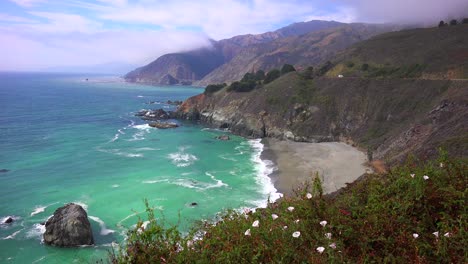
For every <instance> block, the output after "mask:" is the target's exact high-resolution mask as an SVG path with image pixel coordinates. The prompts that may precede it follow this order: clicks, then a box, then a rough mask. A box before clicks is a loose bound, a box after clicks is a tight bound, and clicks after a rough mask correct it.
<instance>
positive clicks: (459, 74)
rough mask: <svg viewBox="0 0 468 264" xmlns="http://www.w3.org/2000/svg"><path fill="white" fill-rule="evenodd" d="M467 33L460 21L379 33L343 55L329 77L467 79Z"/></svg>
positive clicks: (467, 30) (466, 26) (336, 60)
mask: <svg viewBox="0 0 468 264" xmlns="http://www.w3.org/2000/svg"><path fill="white" fill-rule="evenodd" d="M441 22H443V21H441ZM467 32H468V25H467V24H458V25H453V26H441V27H438V28H437V27H436V28H425V29H412V30H404V31H399V32H391V33H385V34H382V35H378V36H376V37H373V38H371V39H369V40H365V41H362V42H360V43H358V44H356V45H354V46H352V47H351V48H349V49H347V50H346V51H344V52H343V53H342V54H340V55H339V56H338V57H337V58H336V59H334V60H333V61H332V62H333V64H334V68H333V69H332V70H330V71H328V73H327V76H329V77H336V76H337V75H338V74H343V75H344V76H345V77H365V78H366V77H368V78H376V77H377V78H382V77H383V78H427V79H463V78H465V79H466V78H468V34H467Z"/></svg>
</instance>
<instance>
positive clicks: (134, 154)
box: [96, 147, 144, 158]
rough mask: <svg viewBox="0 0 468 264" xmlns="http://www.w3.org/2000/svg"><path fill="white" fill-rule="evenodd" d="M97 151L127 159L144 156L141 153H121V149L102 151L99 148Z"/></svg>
mask: <svg viewBox="0 0 468 264" xmlns="http://www.w3.org/2000/svg"><path fill="white" fill-rule="evenodd" d="M96 150H97V151H100V152H104V153H109V154H114V155H117V156H122V157H127V158H141V157H143V156H144V155H143V154H141V153H129V152H123V151H120V149H102V148H99V147H98V148H96Z"/></svg>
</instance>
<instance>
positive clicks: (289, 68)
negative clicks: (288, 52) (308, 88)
mask: <svg viewBox="0 0 468 264" xmlns="http://www.w3.org/2000/svg"><path fill="white" fill-rule="evenodd" d="M293 71H296V69H295V68H294V66H292V65H291V64H284V65H283V67H282V68H281V75H284V74H286V73H288V72H293Z"/></svg>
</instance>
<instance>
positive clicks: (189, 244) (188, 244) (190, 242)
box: [187, 240, 193, 248]
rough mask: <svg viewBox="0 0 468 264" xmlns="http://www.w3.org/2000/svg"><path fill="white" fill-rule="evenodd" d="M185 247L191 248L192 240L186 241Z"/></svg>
mask: <svg viewBox="0 0 468 264" xmlns="http://www.w3.org/2000/svg"><path fill="white" fill-rule="evenodd" d="M187 247H188V248H192V247H193V240H189V241H187Z"/></svg>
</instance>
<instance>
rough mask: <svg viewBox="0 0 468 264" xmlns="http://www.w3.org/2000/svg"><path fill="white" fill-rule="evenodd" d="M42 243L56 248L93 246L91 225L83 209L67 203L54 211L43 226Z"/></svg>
mask: <svg viewBox="0 0 468 264" xmlns="http://www.w3.org/2000/svg"><path fill="white" fill-rule="evenodd" d="M45 228H46V231H45V233H44V242H45V243H46V244H47V245H52V246H58V247H75V246H80V245H92V244H94V238H93V232H92V230H91V224H90V223H89V220H88V214H86V211H85V210H84V209H83V207H81V206H79V205H77V204H74V203H69V204H67V205H65V206H63V207H60V208H58V209H57V210H55V212H54V215H53V216H52V217H51V218H50V219H49V220H47V222H46V224H45Z"/></svg>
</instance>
